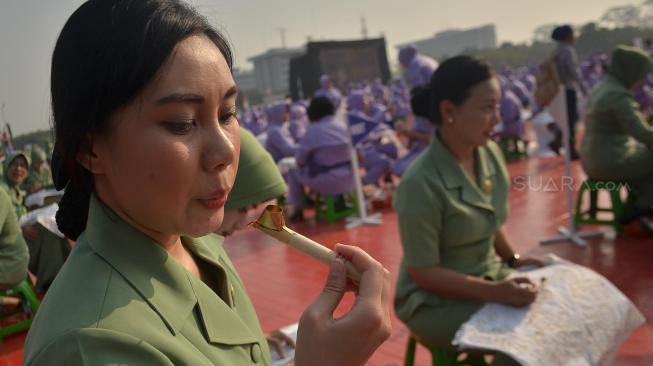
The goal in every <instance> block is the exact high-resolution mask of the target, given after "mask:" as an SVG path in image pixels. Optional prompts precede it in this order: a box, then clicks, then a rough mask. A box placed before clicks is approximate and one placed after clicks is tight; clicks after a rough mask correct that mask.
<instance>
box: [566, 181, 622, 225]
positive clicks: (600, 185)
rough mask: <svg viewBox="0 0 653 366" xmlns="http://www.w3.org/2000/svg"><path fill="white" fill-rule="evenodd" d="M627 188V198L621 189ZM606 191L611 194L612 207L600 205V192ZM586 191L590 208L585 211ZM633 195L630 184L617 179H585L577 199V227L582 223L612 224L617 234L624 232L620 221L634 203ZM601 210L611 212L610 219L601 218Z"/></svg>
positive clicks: (575, 216)
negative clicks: (627, 208)
mask: <svg viewBox="0 0 653 366" xmlns="http://www.w3.org/2000/svg"><path fill="white" fill-rule="evenodd" d="M624 187H625V188H626V191H627V192H628V197H627V198H626V199H625V200H622V198H621V189H622V188H624ZM601 191H605V192H607V193H608V194H609V195H610V202H611V207H599V203H598V201H599V193H600V192H601ZM586 193H587V194H589V208H588V209H587V210H585V211H583V206H584V205H583V203H584V202H583V201H584V199H585V196H586ZM632 200H633V196H632V195H631V194H630V189H629V188H628V185H626V184H624V183H621V182H615V181H595V180H592V179H587V180H585V181H584V182H583V183H582V184H581V186H580V189H579V191H578V199H577V200H576V213H575V215H574V221H575V223H576V228H577V229H580V227H581V226H582V225H610V226H612V227H613V228H614V231H615V232H616V233H617V234H622V233H623V231H624V229H623V226H622V225H621V222H620V221H619V220H620V219H621V217H622V216H623V214H624V211H625V209H626V207H627V206H628V205H630V204H632ZM599 212H611V213H612V216H611V218H609V219H603V218H599V217H598V214H599Z"/></svg>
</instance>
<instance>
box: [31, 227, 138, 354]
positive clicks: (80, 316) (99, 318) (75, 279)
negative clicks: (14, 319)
mask: <svg viewBox="0 0 653 366" xmlns="http://www.w3.org/2000/svg"><path fill="white" fill-rule="evenodd" d="M143 306H147V303H146V302H144V301H142V297H141V296H140V295H139V294H138V292H136V291H135V289H134V288H133V287H132V286H130V284H129V283H128V282H127V280H126V279H125V278H124V277H123V276H121V275H120V273H118V272H116V271H115V270H114V269H113V268H112V267H111V265H110V264H109V263H107V262H106V261H104V260H103V259H102V258H101V257H100V256H98V255H97V253H95V252H94V251H93V250H92V249H91V248H90V247H89V246H88V245H87V243H86V242H85V241H84V239H81V240H79V241H78V242H77V243H76V244H75V248H74V249H73V251H72V252H71V254H70V256H69V257H68V259H67V260H66V263H65V264H64V266H63V267H62V269H61V271H60V272H59V274H58V275H57V278H56V279H55V281H54V282H53V283H52V286H51V287H50V288H49V290H48V293H47V296H45V298H44V300H43V302H42V304H41V306H40V307H39V311H38V313H37V314H36V317H35V319H34V322H33V323H32V327H31V329H30V332H29V334H28V337H27V342H26V346H25V359H26V360H28V359H29V357H33V356H35V355H36V354H38V353H39V352H41V351H42V350H43V349H45V348H47V347H48V346H49V345H50V344H51V343H53V342H55V341H57V340H58V339H60V337H63V336H64V335H66V334H68V335H71V334H78V333H79V332H81V331H83V330H85V329H111V328H112V327H114V326H117V327H120V325H121V324H122V323H124V321H126V320H127V319H128V318H130V317H131V318H133V319H144V318H146V317H147V315H146V314H144V312H143V310H144V308H143ZM121 318H122V319H125V320H124V321H120V320H119V319H121ZM108 320H111V321H108ZM139 321H140V320H139Z"/></svg>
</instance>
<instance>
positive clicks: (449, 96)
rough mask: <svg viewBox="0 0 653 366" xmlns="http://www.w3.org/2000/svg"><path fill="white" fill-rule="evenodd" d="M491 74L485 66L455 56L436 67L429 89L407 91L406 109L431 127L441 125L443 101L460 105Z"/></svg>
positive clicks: (482, 62)
mask: <svg viewBox="0 0 653 366" xmlns="http://www.w3.org/2000/svg"><path fill="white" fill-rule="evenodd" d="M493 76H494V72H493V71H492V68H491V67H490V65H488V64H487V63H486V62H484V61H481V60H478V59H475V58H473V57H469V56H456V57H453V58H450V59H448V60H446V61H445V62H443V63H442V64H440V67H438V68H437V69H436V70H435V72H433V76H431V82H430V83H429V85H425V86H418V87H416V88H414V89H413V90H412V91H411V99H410V106H411V107H412V109H413V113H415V115H417V116H420V117H424V118H426V119H428V120H429V121H431V122H433V123H434V124H438V125H439V124H440V123H441V122H442V116H441V115H440V103H441V102H442V101H445V100H449V101H451V102H452V103H453V104H455V105H461V104H463V103H464V102H465V100H467V98H468V97H469V94H470V91H471V89H472V88H473V87H475V86H476V85H478V84H480V83H482V82H484V81H487V80H489V79H491V78H492V77H493Z"/></svg>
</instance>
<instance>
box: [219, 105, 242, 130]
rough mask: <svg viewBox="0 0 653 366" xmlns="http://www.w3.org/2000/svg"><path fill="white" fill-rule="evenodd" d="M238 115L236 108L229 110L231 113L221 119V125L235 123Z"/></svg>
mask: <svg viewBox="0 0 653 366" xmlns="http://www.w3.org/2000/svg"><path fill="white" fill-rule="evenodd" d="M237 114H238V110H237V109H236V107H235V106H234V107H232V108H231V109H230V110H229V112H227V113H226V114H224V115H223V116H221V117H220V123H222V124H224V125H228V124H230V123H231V121H233V119H234V118H235V117H236V115H237Z"/></svg>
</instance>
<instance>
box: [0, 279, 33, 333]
mask: <svg viewBox="0 0 653 366" xmlns="http://www.w3.org/2000/svg"><path fill="white" fill-rule="evenodd" d="M0 296H13V297H18V298H20V299H21V304H22V306H21V307H19V308H18V309H17V310H15V311H13V312H11V313H7V314H3V315H2V317H1V318H0V319H2V320H4V319H7V318H10V317H13V316H14V315H16V314H20V313H24V314H25V315H26V318H25V319H24V320H21V321H19V322H16V323H12V324H10V325H8V326H5V327H0V341H2V340H3V339H4V338H5V337H8V336H10V335H12V334H15V333H18V332H22V331H24V330H26V329H29V327H30V326H31V325H32V318H34V314H36V311H37V310H38V309H39V305H40V302H39V299H38V298H37V297H36V292H35V291H34V287H32V283H31V281H30V280H29V278H27V279H24V280H23V281H22V282H21V283H19V284H18V285H17V286H16V287H14V288H12V289H11V290H7V291H2V292H0Z"/></svg>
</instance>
